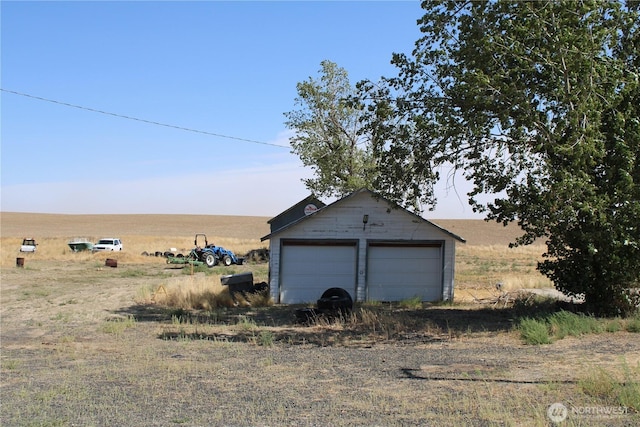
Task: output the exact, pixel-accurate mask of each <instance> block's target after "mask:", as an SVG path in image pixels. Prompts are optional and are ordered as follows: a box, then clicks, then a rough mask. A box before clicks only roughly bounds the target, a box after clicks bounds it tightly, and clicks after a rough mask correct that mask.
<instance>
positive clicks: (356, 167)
mask: <svg viewBox="0 0 640 427" xmlns="http://www.w3.org/2000/svg"><path fill="white" fill-rule="evenodd" d="M297 92H298V97H297V98H296V99H295V103H296V105H297V106H298V107H299V109H297V110H293V111H290V112H287V113H285V117H286V118H287V121H286V122H285V124H286V125H287V127H289V128H290V129H292V130H293V131H294V132H295V134H294V136H292V137H291V138H290V139H289V142H290V143H291V147H292V152H293V153H295V154H297V155H298V156H299V157H300V159H301V160H302V163H303V164H304V165H305V166H308V167H311V168H312V169H313V170H314V178H311V179H306V180H304V182H305V185H306V186H307V188H308V189H309V190H310V191H311V192H313V193H314V194H316V195H318V196H338V197H340V196H344V195H346V194H349V193H351V192H352V191H355V190H357V189H359V188H362V187H369V186H370V182H371V180H372V175H373V174H374V173H375V168H374V167H373V164H372V158H371V151H370V149H369V144H368V141H367V139H366V138H365V137H364V136H362V132H361V125H360V118H361V116H362V106H361V105H360V104H359V103H358V102H357V101H356V100H355V98H354V95H355V87H354V86H352V85H351V83H350V82H349V76H348V74H347V72H346V70H344V69H343V68H340V67H338V65H337V64H335V63H333V62H331V61H323V62H322V63H321V70H320V78H319V79H312V78H309V79H308V80H306V81H303V82H300V83H298V85H297Z"/></svg>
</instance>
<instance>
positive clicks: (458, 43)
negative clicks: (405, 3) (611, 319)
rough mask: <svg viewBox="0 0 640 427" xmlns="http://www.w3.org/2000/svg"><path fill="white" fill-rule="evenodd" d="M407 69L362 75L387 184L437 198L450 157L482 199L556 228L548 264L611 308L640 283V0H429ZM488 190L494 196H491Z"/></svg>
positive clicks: (506, 218) (497, 216) (398, 194)
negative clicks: (435, 187) (374, 77)
mask: <svg viewBox="0 0 640 427" xmlns="http://www.w3.org/2000/svg"><path fill="white" fill-rule="evenodd" d="M422 6H423V9H424V11H425V14H424V16H423V17H422V18H421V19H420V20H419V21H418V25H419V26H420V29H421V31H422V34H423V36H422V37H421V38H420V39H419V40H418V41H417V42H416V45H415V49H414V51H413V53H412V55H403V54H394V57H393V62H394V63H395V65H396V66H397V67H398V75H397V76H395V77H392V78H386V79H384V84H382V85H379V84H376V85H373V84H371V83H367V82H361V83H359V85H358V87H359V89H360V90H361V98H362V100H363V103H366V105H367V108H366V109H365V110H364V111H365V115H364V116H363V129H364V132H366V133H367V134H369V135H374V136H375V137H374V138H372V146H371V147H372V149H373V154H374V157H375V159H376V162H377V165H378V166H380V167H382V168H384V172H385V173H384V174H380V175H377V176H376V177H375V180H374V184H373V187H374V188H375V189H377V190H380V191H382V192H383V193H384V194H386V195H387V196H388V197H390V198H394V197H395V201H397V202H398V203H399V204H404V205H406V204H407V203H413V202H414V201H415V200H416V199H419V200H421V201H422V202H423V203H427V204H428V203H433V202H434V201H435V200H434V195H433V193H432V191H431V187H429V183H431V182H432V181H433V179H434V178H435V177H437V173H436V172H435V171H437V169H438V167H439V166H441V165H443V164H445V163H450V164H452V165H454V167H455V168H456V169H457V170H459V171H462V173H464V175H465V176H466V178H468V179H469V180H470V181H472V183H473V184H474V189H473V191H472V192H471V193H469V197H470V202H471V203H472V205H473V206H474V209H475V210H477V211H480V212H485V213H486V216H487V219H489V220H496V221H499V222H502V223H505V224H506V223H509V222H512V221H516V222H517V223H518V224H519V225H520V226H521V227H522V229H523V235H522V236H521V237H520V238H519V239H518V240H517V241H516V242H514V244H528V243H531V242H533V241H534V240H536V239H540V238H543V239H545V240H546V243H547V251H546V253H545V254H544V256H545V257H546V259H545V260H544V261H543V262H541V263H540V264H539V270H540V271H541V272H542V273H544V274H546V275H547V276H548V277H550V278H551V279H552V280H553V282H554V284H555V286H556V287H557V288H558V289H559V290H561V291H563V292H565V293H567V294H569V295H583V296H584V297H585V298H586V307H587V308H588V309H589V310H590V311H592V312H594V313H598V314H629V313H630V312H632V311H634V310H635V307H636V305H637V303H638V299H637V293H636V294H634V291H633V288H638V287H640V122H639V116H640V114H639V113H640V110H639V107H638V106H639V105H640V86H639V78H640V77H639V75H640V64H639V59H638V55H639V53H638V52H640V41H639V40H640V35H639V33H640V31H639V26H640V16H639V14H638V2H637V1H633V2H632V1H627V2H626V3H625V2H620V1H614V0H597V1H595V0H594V1H587V0H584V1H476V0H474V1H445V0H442V1H425V2H423V4H422ZM481 194H491V195H493V197H492V199H491V200H492V201H491V202H489V203H486V202H481V201H480V198H479V197H477V196H479V195H481Z"/></svg>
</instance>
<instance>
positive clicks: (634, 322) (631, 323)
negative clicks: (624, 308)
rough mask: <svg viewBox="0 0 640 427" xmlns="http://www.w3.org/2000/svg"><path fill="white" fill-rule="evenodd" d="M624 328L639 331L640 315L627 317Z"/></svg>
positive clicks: (628, 330)
mask: <svg viewBox="0 0 640 427" xmlns="http://www.w3.org/2000/svg"><path fill="white" fill-rule="evenodd" d="M625 330H626V331H627V332H636V333H637V332H640V315H636V316H635V317H632V318H631V319H628V320H627V325H626V327H625Z"/></svg>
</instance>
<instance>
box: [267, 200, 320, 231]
mask: <svg viewBox="0 0 640 427" xmlns="http://www.w3.org/2000/svg"><path fill="white" fill-rule="evenodd" d="M309 203H312V204H314V205H320V207H324V206H326V205H325V204H324V203H322V200H320V199H318V198H317V197H316V196H314V195H313V194H310V195H309V196H307V197H305V198H304V199H302V200H300V201H299V202H298V203H296V204H295V205H293V206H291V207H290V208H288V209H286V210H284V211H282V212H280V213H279V214H278V215H276V216H274V217H273V218H271V219H270V220H269V221H267V224H271V223H272V222H274V221H277V220H278V219H279V218H282V217H283V216H285V215H287V214H288V213H289V212H291V211H292V210H294V209H295V208H297V207H298V206H300V205H302V204H304V205H307V204H309Z"/></svg>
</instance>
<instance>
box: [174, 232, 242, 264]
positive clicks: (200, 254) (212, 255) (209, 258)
mask: <svg viewBox="0 0 640 427" xmlns="http://www.w3.org/2000/svg"><path fill="white" fill-rule="evenodd" d="M202 240H204V246H201V244H202V243H203V242H202ZM193 244H194V245H195V248H193V249H192V250H191V252H189V255H187V256H184V257H178V256H171V257H168V258H167V263H168V264H193V265H202V264H206V265H207V267H209V268H211V267H213V266H215V265H218V263H222V264H223V265H226V266H229V265H231V264H238V265H241V264H242V262H243V261H244V259H243V258H238V257H237V256H236V255H235V254H234V253H233V252H231V251H230V250H228V249H225V248H223V247H221V246H216V245H214V244H209V242H208V241H207V235H206V234H196V237H195V240H194V242H193Z"/></svg>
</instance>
